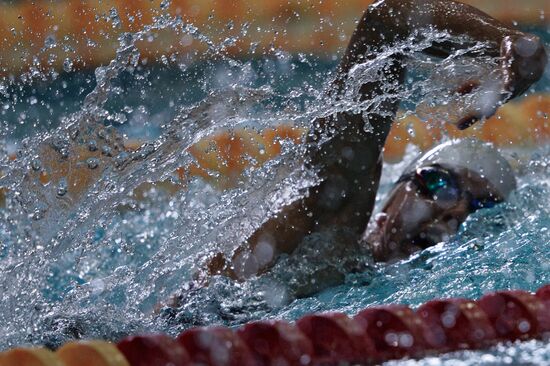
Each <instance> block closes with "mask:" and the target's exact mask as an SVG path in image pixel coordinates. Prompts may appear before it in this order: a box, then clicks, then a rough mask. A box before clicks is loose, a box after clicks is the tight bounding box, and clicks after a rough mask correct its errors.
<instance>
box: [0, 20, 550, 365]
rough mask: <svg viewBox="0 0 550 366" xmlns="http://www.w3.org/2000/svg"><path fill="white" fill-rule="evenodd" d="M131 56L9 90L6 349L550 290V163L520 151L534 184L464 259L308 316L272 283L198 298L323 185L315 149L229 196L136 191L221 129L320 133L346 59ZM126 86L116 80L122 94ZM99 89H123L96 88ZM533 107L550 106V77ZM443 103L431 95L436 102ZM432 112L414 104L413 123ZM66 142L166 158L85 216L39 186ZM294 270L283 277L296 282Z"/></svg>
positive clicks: (289, 157) (473, 234)
mask: <svg viewBox="0 0 550 366" xmlns="http://www.w3.org/2000/svg"><path fill="white" fill-rule="evenodd" d="M157 26H158V27H164V26H166V25H162V24H160V25H157ZM183 28H185V27H182V29H183ZM182 31H185V29H184V30H182ZM536 32H537V33H538V34H540V35H542V36H543V37H544V38H545V39H546V40H547V41H548V40H550V31H548V30H547V29H537V30H536ZM139 36H140V35H134V37H137V38H139ZM120 42H121V47H120V49H119V56H120V58H119V59H117V60H115V61H113V63H112V64H111V65H109V66H106V67H103V68H100V69H98V70H96V71H95V72H92V71H79V72H67V73H63V74H61V75H59V76H58V77H56V78H55V79H53V80H45V81H36V82H31V83H23V82H20V83H19V82H11V83H10V84H9V85H8V86H7V87H6V88H3V90H4V92H5V93H4V96H3V97H2V98H3V100H2V102H3V105H4V106H5V107H4V108H3V113H2V116H3V122H4V124H3V126H4V129H3V142H4V145H5V150H6V154H7V152H9V151H16V150H18V149H19V150H20V151H21V152H20V153H19V155H18V159H17V160H16V161H15V162H13V161H8V159H7V157H6V156H4V159H3V165H2V170H3V172H4V177H3V178H2V183H6V185H7V186H8V187H10V191H8V193H7V195H8V203H7V207H6V208H5V209H3V210H2V212H1V214H0V215H1V221H0V240H1V247H0V272H1V274H2V275H1V276H0V286H1V288H2V302H1V304H0V320H1V321H2V324H3V325H4V326H3V328H2V330H1V331H0V335H1V336H0V348H1V349H7V348H9V347H13V346H15V345H19V344H46V345H49V346H56V345H59V344H60V343H62V342H66V341H68V340H71V339H75V338H102V339H118V338H120V337H122V336H124V335H126V334H129V333H134V332H151V331H163V332H167V333H170V334H177V333H178V332H180V331H181V330H183V329H186V328H188V327H190V326H195V325H212V324H225V325H228V326H237V325H240V324H243V323H245V322H247V321H251V320H258V319H268V318H277V319H287V320H294V319H296V318H298V317H300V316H302V315H304V314H307V313H310V312H318V311H342V312H346V313H349V314H353V313H356V312H358V311H359V310H360V309H363V308H365V307H367V306H371V305H377V304H387V303H402V304H408V305H411V306H413V307H415V306H418V305H419V304H421V303H423V302H426V301H428V300H430V299H433V298H438V297H451V296H453V297H468V298H478V297H480V296H482V295H483V294H484V293H486V292H490V291H494V290H499V289H509V288H513V289H523V290H530V291H533V290H536V289H537V288H539V287H540V286H542V285H545V284H548V283H550V246H549V245H548V244H549V243H550V146H539V147H536V148H532V149H530V150H514V149H512V148H510V149H508V150H505V151H503V153H504V154H505V155H506V156H508V158H509V159H510V161H512V163H513V165H514V166H515V167H516V171H517V173H518V181H519V184H518V189H517V191H516V192H515V193H514V194H513V195H512V197H511V198H510V200H509V201H508V202H506V203H504V204H501V205H498V206H497V207H494V208H491V209H484V210H480V211H478V212H476V213H475V214H473V215H471V217H469V218H468V220H467V221H466V222H465V224H464V225H463V226H462V227H461V229H460V232H459V233H458V234H457V235H456V236H455V237H454V238H452V239H451V240H450V241H449V242H446V243H440V244H439V245H437V246H435V247H432V248H429V249H426V250H424V251H422V252H419V253H417V254H415V255H413V256H411V257H410V258H408V259H407V260H403V261H400V262H398V263H394V264H391V265H382V264H380V265H377V266H376V267H374V268H372V269H371V270H369V271H368V272H365V273H362V274H354V275H350V276H348V278H347V279H346V282H345V283H344V284H342V285H341V286H337V287H333V288H329V289H327V290H325V291H323V292H321V293H319V294H317V295H315V296H312V297H309V298H304V299H298V300H294V301H291V302H289V299H288V298H287V297H285V289H284V286H281V285H280V283H275V282H270V281H266V280H265V278H259V279H254V280H250V281H248V282H245V283H235V282H231V281H229V280H227V279H225V278H213V279H212V281H211V282H210V286H209V287H208V288H203V289H195V288H190V287H189V285H188V284H189V281H190V280H191V278H192V274H193V273H194V272H195V270H196V268H197V266H198V264H197V263H199V259H200V258H202V257H201V255H204V253H206V252H209V251H210V252H211V251H214V250H221V251H227V250H229V249H228V248H227V245H228V243H234V242H236V241H238V240H240V239H242V238H243V237H244V236H246V235H247V233H250V232H251V231H253V229H254V228H255V227H257V225H258V223H259V222H260V223H261V222H262V220H263V219H265V218H266V217H268V216H269V213H270V212H271V211H272V210H274V209H276V208H277V207H280V206H281V205H282V204H284V203H285V202H288V201H289V200H292V199H293V198H296V197H299V196H300V195H301V194H302V193H303V190H304V188H307V187H308V186H309V185H311V184H313V182H314V181H315V176H314V174H312V173H311V172H304V171H302V170H301V169H300V167H301V165H300V161H299V159H297V156H299V153H300V147H295V146H291V145H290V144H283V153H282V154H281V156H280V157H278V158H276V159H274V160H273V161H270V162H269V163H268V164H266V165H264V166H262V167H258V168H255V169H249V170H247V171H246V172H245V175H244V178H243V179H242V180H241V181H240V182H239V183H238V184H237V187H236V188H233V189H229V190H225V191H221V190H219V189H217V188H216V187H214V186H211V185H209V184H206V183H205V182H204V181H202V180H200V179H198V178H197V179H193V180H191V181H190V182H189V185H188V187H187V188H186V189H185V190H182V191H179V192H177V193H176V194H169V193H168V192H166V191H164V190H162V189H153V190H151V191H150V192H148V197H147V198H146V199H144V200H134V199H132V198H131V197H128V195H127V192H128V191H131V190H132V189H133V188H135V187H137V186H138V185H139V184H141V183H143V182H147V181H156V180H164V179H170V178H173V177H172V172H173V171H174V169H175V168H176V167H178V166H181V165H185V164H188V163H189V162H190V161H191V160H190V157H189V156H188V155H186V154H185V153H184V151H185V148H186V147H188V146H190V145H191V144H192V143H194V142H196V141H197V140H198V139H200V138H201V137H203V136H206V135H209V134H212V133H214V132H216V131H219V130H220V129H223V128H236V127H242V126H249V127H250V126H251V127H254V128H264V127H266V126H271V125H273V124H276V123H277V122H280V121H292V122H294V123H295V124H296V125H297V126H304V125H307V123H308V121H309V120H310V119H311V117H312V116H315V115H316V113H320V112H326V111H323V110H322V108H317V107H316V104H319V100H320V98H322V89H323V87H324V86H326V80H329V79H330V78H331V76H332V72H333V70H334V68H335V66H336V64H337V62H336V61H335V60H336V59H337V58H336V57H334V59H332V58H331V59H328V60H326V59H320V58H317V57H313V56H308V55H289V54H286V53H284V52H275V53H274V54H270V55H265V57H262V58H255V59H242V60H234V59H231V58H222V59H221V60H210V59H209V58H208V55H206V56H205V57H203V58H202V59H201V58H199V59H198V60H196V61H195V62H194V63H191V64H189V65H186V66H185V67H178V65H168V66H166V67H161V66H144V65H140V64H139V62H137V63H136V64H134V65H133V66H132V70H131V71H129V70H128V69H129V67H128V65H126V64H124V63H122V61H120V60H122V59H124V57H126V58H128V57H130V58H131V57H133V52H134V51H135V50H134V49H133V48H132V46H131V42H130V41H128V40H125V39H124V37H123V38H122V39H121V41H120ZM121 55H122V56H124V57H122V56H121ZM424 62H426V61H424ZM111 71H113V72H114V76H113V79H112V80H110V79H105V78H104V74H105V73H108V72H111ZM420 74H421V72H419V75H418V78H421V76H422V75H420ZM97 79H99V80H103V81H105V80H107V82H105V83H104V85H103V84H101V83H98V84H101V85H96V80H97ZM427 80H428V81H429V76H428V78H427ZM429 84H430V83H429V82H425V83H424V84H423V85H424V86H426V87H427V85H429ZM411 90H412V89H411ZM533 91H537V92H550V75H549V72H548V70H547V72H546V74H545V76H544V79H543V80H542V81H541V82H539V83H538V84H537V85H536V86H535V87H534V88H533ZM429 92H430V89H426V90H424V97H425V95H428V94H429ZM90 95H91V96H92V97H90ZM420 99H422V98H420ZM201 101H203V103H202V104H200V102H201ZM416 102H418V98H417V97H410V98H409V99H407V100H406V101H405V102H404V103H403V108H405V109H407V108H411V106H414V104H415V103H416ZM224 105H231V106H232V108H229V109H228V108H223V106H224ZM234 106H236V107H234ZM542 112H543V113H548V112H549V111H542ZM297 115H298V117H296V116H297ZM205 116H208V118H206V117H205ZM87 118H89V120H90V121H92V122H89V121H88V119H87ZM82 121H84V122H82ZM93 123H96V124H93ZM66 126H71V128H72V127H74V126H78V128H80V130H79V131H81V132H82V131H87V130H86V129H87V128H90V129H94V128H98V129H102V128H104V127H107V126H112V128H113V129H114V130H116V131H118V132H117V133H122V134H125V135H126V137H128V138H130V139H139V140H141V141H149V142H152V143H153V145H152V146H153V151H152V152H149V151H146V150H145V149H144V150H142V152H143V153H144V158H143V159H142V160H137V159H134V160H132V161H130V162H128V161H129V160H128V159H127V158H125V159H124V160H123V162H122V163H123V164H126V165H123V166H124V169H125V170H123V169H121V170H105V172H104V174H103V175H102V177H101V183H102V185H98V186H94V187H93V189H90V191H89V192H88V193H87V195H85V196H84V197H83V198H81V199H80V200H77V201H75V202H69V203H66V202H65V203H59V202H58V201H56V200H51V197H50V196H49V195H48V193H47V192H46V189H50V188H47V187H46V188H40V187H38V188H37V186H36V185H33V184H31V183H29V182H28V181H26V180H24V179H23V178H22V177H24V176H25V175H24V172H25V171H26V170H25V169H26V168H28V166H32V164H33V162H34V161H35V159H37V158H40V156H39V153H38V152H39V151H40V150H39V148H38V147H39V146H40V144H41V143H42V142H44V141H56V140H55V139H56V138H58V137H59V136H63V133H65V130H64V127H66ZM94 131H95V130H94ZM48 139H50V140H48ZM52 139H53V140H52ZM418 154H419V152H418V151H415V150H414V149H412V148H410V149H409V150H408V152H407V154H406V158H405V161H403V162H402V163H399V164H395V165H386V166H385V168H384V173H383V178H382V183H381V189H380V192H379V196H378V198H377V203H378V206H380V203H381V202H382V201H383V199H384V197H385V195H386V194H387V192H388V191H389V189H390V187H391V185H392V183H393V182H394V181H395V180H396V179H397V177H399V175H400V173H401V171H402V170H403V168H404V167H405V166H406V165H407V164H408V162H410V161H411V160H412V159H414V157H415V156H417V155H418ZM121 159H122V157H121ZM22 172H23V173H22ZM57 188H59V187H57ZM42 190H43V191H42ZM41 200H44V201H46V202H48V203H49V204H51V207H54V208H55V209H50V210H49V211H44V212H42V211H40V210H39V211H40V213H41V214H42V213H43V214H44V217H40V218H39V219H36V217H34V216H32V215H29V212H32V213H34V212H36V211H33V210H36V209H40V207H39V206H36V203H37V202H38V203H39V202H40V201H41ZM259 203H261V204H259ZM21 206H23V209H21ZM30 208H32V210H31V209H30ZM52 212H53V213H52ZM224 245H225V246H224ZM280 267H281V266H279V268H276V269H275V271H277V270H279V271H284V268H280ZM174 293H183V294H184V298H185V305H184V306H183V307H181V308H180V309H178V310H166V309H164V310H162V311H160V315H159V313H158V311H156V310H155V309H156V307H157V304H158V303H159V302H161V301H163V300H165V299H167V298H169V297H170V296H171V295H172V294H174ZM544 363H550V346H549V344H548V342H547V341H529V342H523V343H514V344H503V345H498V346H495V347H493V348H492V349H490V350H484V351H462V352H457V353H452V354H448V355H443V356H441V357H430V358H427V359H425V360H420V361H411V360H408V361H395V362H392V363H391V364H404V365H408V364H421V365H439V364H446V365H462V364H464V365H474V364H475V365H479V364H484V365H497V364H537V365H542V364H544Z"/></svg>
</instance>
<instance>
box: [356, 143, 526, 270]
mask: <svg viewBox="0 0 550 366" xmlns="http://www.w3.org/2000/svg"><path fill="white" fill-rule="evenodd" d="M515 188H516V179H515V176H514V173H513V171H512V167H511V166H510V164H509V163H508V161H507V160H506V159H504V158H503V157H502V156H501V155H500V154H499V152H498V151H497V150H496V149H495V148H494V147H492V145H490V144H487V143H482V142H479V141H476V140H472V139H465V140H455V141H450V142H447V143H444V144H442V145H439V146H437V147H435V148H433V149H432V150H430V151H428V152H427V153H426V154H424V155H423V156H421V157H420V158H419V159H417V160H416V161H414V162H413V163H412V164H411V165H410V166H409V167H408V168H407V169H406V170H405V171H404V173H403V174H402V175H401V178H399V180H398V181H397V183H396V184H395V186H394V187H393V189H392V191H391V192H390V194H389V197H388V199H387V201H386V203H385V204H384V206H383V208H382V210H381V212H380V213H379V214H377V215H375V216H374V217H373V219H372V220H371V222H370V224H369V227H368V228H367V230H366V232H365V234H364V236H363V238H362V239H361V241H362V242H363V243H365V245H367V246H368V247H369V248H370V250H371V252H372V255H373V257H374V259H375V260H377V261H383V262H388V261H393V260H396V259H400V258H403V257H407V256H408V255H410V254H411V253H413V252H416V251H418V250H421V249H425V248H427V247H430V246H433V245H435V244H437V243H440V242H444V241H446V240H447V239H448V238H449V237H451V236H452V235H454V234H456V233H457V231H458V229H459V227H460V225H461V224H462V223H463V222H464V221H465V220H466V218H467V217H468V215H470V214H471V213H473V212H475V211H477V210H479V209H482V208H491V207H493V206H495V205H496V204H498V203H500V202H503V201H505V200H506V199H507V198H508V196H509V195H510V193H511V192H512V191H513V190H514V189H515Z"/></svg>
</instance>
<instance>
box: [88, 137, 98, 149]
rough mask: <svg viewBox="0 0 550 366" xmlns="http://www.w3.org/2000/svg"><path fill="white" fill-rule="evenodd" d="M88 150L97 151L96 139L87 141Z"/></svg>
mask: <svg viewBox="0 0 550 366" xmlns="http://www.w3.org/2000/svg"><path fill="white" fill-rule="evenodd" d="M88 150H89V151H97V141H96V140H90V141H88Z"/></svg>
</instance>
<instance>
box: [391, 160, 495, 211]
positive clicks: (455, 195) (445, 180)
mask: <svg viewBox="0 0 550 366" xmlns="http://www.w3.org/2000/svg"><path fill="white" fill-rule="evenodd" d="M404 181H412V182H414V184H415V185H416V186H417V189H418V191H419V192H420V193H421V194H422V195H424V196H426V197H428V198H430V199H432V200H433V201H435V202H439V203H457V202H458V201H459V200H460V198H461V197H466V198H467V199H468V202H469V210H470V212H474V211H477V210H479V209H482V208H491V207H494V206H495V205H496V204H497V203H499V202H500V201H501V200H500V199H499V198H498V197H495V196H490V197H484V198H475V197H473V195H472V194H471V193H470V192H467V191H466V192H465V191H463V190H462V188H461V187H460V184H458V179H457V178H456V176H455V174H454V173H452V172H450V171H449V170H447V169H445V168H443V167H441V166H439V165H437V164H434V165H431V166H426V167H420V168H417V169H416V170H414V171H413V172H411V173H409V174H406V175H404V176H403V177H401V178H400V179H399V181H398V183H399V182H404Z"/></svg>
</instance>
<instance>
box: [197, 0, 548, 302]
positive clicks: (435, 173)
mask: <svg viewBox="0 0 550 366" xmlns="http://www.w3.org/2000/svg"><path fill="white" fill-rule="evenodd" d="M428 29H430V30H436V31H442V32H448V33H449V34H450V35H451V36H460V39H461V41H460V42H452V41H451V40H449V41H445V42H442V43H434V44H433V45H432V46H431V47H429V48H428V49H426V50H425V51H424V52H425V53H427V54H428V55H431V56H436V57H446V56H448V55H450V54H451V53H453V52H455V51H456V50H460V49H467V48H468V47H469V46H471V45H472V44H475V43H476V42H486V43H488V44H489V47H488V48H485V49H483V50H482V51H480V52H481V54H483V55H485V56H491V57H499V58H500V60H501V61H500V62H501V65H500V68H499V70H498V72H499V80H497V82H498V83H499V85H500V87H499V88H498V89H497V90H496V92H495V87H494V84H493V85H491V86H484V85H482V84H481V83H480V82H478V81H477V80H473V81H470V82H468V83H467V85H457V86H456V90H457V94H463V95H464V94H470V93H472V92H474V91H478V92H479V91H480V90H482V91H485V92H486V93H480V94H483V95H484V98H480V99H483V100H478V101H476V102H474V103H472V104H470V105H469V106H467V107H465V108H463V110H461V111H459V112H460V113H461V115H460V116H459V118H458V119H457V120H456V121H454V123H455V124H456V126H457V127H458V128H459V129H465V128H467V127H469V126H470V125H472V124H473V123H475V122H476V121H479V120H482V119H485V118H488V117H490V116H491V115H493V114H494V113H495V111H496V109H497V108H498V107H499V106H500V105H502V104H504V103H505V102H507V101H509V100H510V99H512V98H514V97H516V96H519V95H522V94H523V93H524V92H525V91H526V90H527V89H528V88H529V87H530V86H531V84H533V83H534V82H536V81H537V80H538V79H539V78H540V77H541V76H542V74H543V72H544V69H545V67H546V63H547V56H546V52H545V49H544V46H543V45H542V42H541V41H540V39H539V38H538V37H536V36H534V35H530V34H526V33H523V32H520V31H518V30H514V29H511V28H509V27H507V26H505V25H503V24H502V23H500V22H498V21H497V20H495V19H493V18H491V17H490V16H488V15H487V14H485V13H483V12H481V11H479V10H477V9H475V8H473V7H471V6H468V5H465V4H462V3H459V2H456V1H450V0H381V1H377V2H376V3H374V4H373V5H371V6H370V7H369V8H368V9H367V10H366V12H365V14H364V15H363V17H362V19H361V20H360V22H359V24H358V26H357V29H356V30H355V32H354V33H353V35H352V37H351V40H350V43H349V45H348V47H347V50H346V52H345V54H344V56H343V59H342V62H341V63H340V66H339V68H338V72H337V77H336V79H335V81H334V83H333V88H332V90H331V93H333V94H332V95H333V96H334V98H336V99H338V96H339V95H342V93H344V91H345V89H346V87H347V83H348V75H349V73H350V71H351V70H352V69H353V68H354V67H355V66H356V65H358V64H361V63H364V62H366V61H369V60H373V59H375V58H376V57H377V55H378V53H379V52H381V50H382V49H384V47H386V46H392V45H395V44H396V43H398V42H400V41H405V40H407V39H408V38H409V37H410V36H411V35H413V34H416V35H422V34H423V32H424V31H427V30H428ZM464 39H468V40H469V41H470V42H465V41H464ZM478 55H479V52H478ZM471 57H472V58H473V57H475V55H471ZM405 72H406V70H405V64H404V60H403V56H402V55H397V54H396V55H393V56H392V63H391V64H390V65H388V67H386V68H385V69H384V70H383V72H382V73H383V75H381V77H380V80H378V81H369V82H368V83H365V84H364V85H362V87H361V88H360V90H359V94H360V95H359V97H360V100H362V101H365V100H373V99H375V98H378V99H380V100H383V102H382V103H380V104H379V106H378V108H377V109H371V110H368V111H367V114H368V115H367V114H365V113H357V112H354V111H344V112H340V113H337V114H335V115H331V116H330V117H325V118H319V119H317V120H315V121H313V123H312V126H313V127H312V128H311V130H310V133H309V134H308V137H307V140H306V146H307V154H306V160H305V163H304V165H305V166H306V167H307V168H313V169H315V170H316V171H317V172H318V175H319V178H321V183H320V184H318V185H317V186H315V187H312V188H311V189H310V190H309V192H308V194H306V195H305V197H304V198H303V199H301V200H298V201H296V202H294V203H292V204H290V205H288V206H286V207H284V208H283V209H282V210H281V211H280V212H279V213H278V214H276V215H275V216H274V217H272V218H271V219H269V220H267V221H266V222H264V223H263V224H262V225H261V226H260V228H259V229H258V230H257V231H256V232H255V233H254V234H253V235H252V236H251V237H249V238H248V239H247V240H246V243H245V244H244V245H241V246H240V247H238V248H236V250H235V251H234V253H233V255H232V256H231V257H225V256H224V255H223V254H221V253H215V254H213V255H212V256H211V257H209V258H208V259H207V263H206V265H205V270H204V271H203V272H201V273H200V274H199V276H198V281H199V283H202V284H206V283H207V282H208V277H209V276H211V275H225V276H228V277H230V278H233V279H237V280H245V279H248V278H251V277H254V276H257V275H258V274H262V273H264V272H266V271H267V270H268V269H269V268H271V267H272V266H273V265H274V264H275V263H276V261H277V259H278V257H279V256H280V255H281V254H283V253H286V254H291V253H293V252H294V254H296V252H297V251H299V250H297V248H299V247H300V246H303V245H304V244H303V243H304V241H306V242H307V241H308V240H309V241H311V240H310V239H311V238H312V237H323V238H325V239H326V238H332V239H330V240H332V242H331V244H330V246H331V248H330V250H329V252H328V254H326V255H329V256H335V257H334V258H342V256H346V255H347V254H349V252H352V253H358V252H360V251H370V250H372V255H373V257H374V258H375V259H376V260H378V261H388V260H393V259H396V258H400V257H403V256H406V255H408V254H410V253H411V252H412V251H414V250H416V249H418V248H423V247H426V246H429V245H432V244H434V243H436V242H438V241H440V240H441V239H443V238H445V237H446V236H447V235H450V234H451V233H452V232H454V231H456V229H457V228H458V226H459V224H460V223H461V222H462V221H464V219H465V217H466V216H467V213H469V212H470V211H471V210H472V209H474V208H477V207H483V206H487V205H490V204H491V203H492V202H499V201H500V200H503V199H504V198H505V197H506V195H507V194H508V193H509V191H510V190H511V189H510V188H511V187H512V186H513V185H512V183H510V182H511V180H507V182H508V183H507V184H508V185H506V187H503V186H502V185H501V184H498V182H497V180H498V179H496V178H495V177H496V176H495V175H491V174H492V173H491V174H489V173H488V172H485V173H484V171H485V169H487V168H488V167H487V166H485V165H479V164H480V163H481V162H482V160H480V159H481V157H477V159H474V157H475V156H473V155H475V154H476V151H477V152H483V153H484V154H485V153H486V152H487V151H486V149H485V148H479V149H480V150H477V148H476V149H473V150H472V152H471V154H470V155H467V154H466V155H464V154H461V155H458V158H460V159H464V160H461V161H455V160H449V159H444V158H443V155H444V154H443V151H445V152H448V153H445V154H449V155H452V154H453V153H454V152H456V151H457V150H454V152H453V149H459V150H460V151H468V148H464V147H459V145H456V146H455V145H454V144H451V145H450V146H449V147H445V148H442V150H441V154H435V152H432V153H431V154H430V155H427V157H425V158H423V159H421V160H419V161H418V164H420V165H418V166H415V168H414V169H413V170H411V171H410V172H409V173H410V174H407V175H405V176H404V177H403V179H402V180H401V181H400V182H399V183H398V184H397V186H396V188H395V190H394V192H393V193H392V195H391V198H390V200H389V202H388V203H387V205H386V206H385V208H384V210H383V212H382V214H380V215H378V216H377V220H375V221H376V224H375V225H374V227H373V226H372V225H371V227H370V229H369V230H367V232H365V227H366V226H367V223H368V222H369V218H370V215H371V212H372V210H373V206H374V201H375V196H376V193H377V190H378V184H379V180H380V174H381V168H382V150H383V147H384V143H385V141H386V138H387V135H388V132H389V130H390V127H391V124H392V122H393V120H394V118H395V114H396V111H397V108H398V105H399V102H400V100H399V98H398V97H395V95H398V91H399V88H400V86H401V85H402V84H403V82H404V77H405ZM485 88H486V89H485ZM487 95H489V96H490V97H487ZM366 118H368V122H369V123H370V125H371V126H372V130H371V131H368V129H366V128H365V124H366V123H367V122H366V120H365V119H366ZM327 137H329V139H327ZM460 146H463V145H460ZM472 154H473V155H472ZM436 155H437V156H439V155H441V156H440V158H436ZM492 155H493V156H494V154H492ZM438 159H439V160H438ZM495 162H497V163H498V162H500V163H501V164H503V165H502V166H504V162H503V161H502V160H500V159H496V160H495ZM428 163H429V164H428ZM423 164H427V165H423ZM469 164H472V166H470V165H469ZM476 164H477V165H476ZM485 174H487V175H485ZM484 176H485V177H486V178H488V179H489V182H488V183H487V184H485V183H483V184H481V182H483V179H484V178H483V177H484ZM489 183H490V184H489ZM434 184H435V186H434ZM413 188H414V190H413ZM478 188H480V189H479V190H478ZM484 188H486V189H484ZM409 189H411V190H410V191H409ZM417 193H418V195H417ZM422 195H423V196H422ZM453 195H454V196H453ZM421 197H422V199H421ZM453 199H455V202H454V203H453V202H452V200H453ZM415 204H417V205H420V204H422V205H424V206H425V207H424V208H425V209H424V211H423V212H422V213H421V216H419V217H418V218H415V219H410V218H407V217H404V216H403V214H404V212H402V210H400V205H405V206H407V207H409V206H410V207H411V208H407V210H410V209H413V211H412V212H414V205H415ZM400 211H401V212H400ZM413 225H417V226H418V228H415V227H413ZM367 242H370V243H371V244H370V245H366V243H367ZM346 253H347V254H346ZM298 255H299V253H298ZM322 255H325V254H319V256H322ZM352 267H353V265H352ZM315 275H320V273H317V274H315ZM326 276H327V278H326V281H324V280H318V281H316V283H317V284H318V286H314V289H305V290H304V291H298V292H297V294H298V295H299V294H300V293H301V294H303V295H307V294H309V293H311V292H312V291H317V290H320V289H321V288H323V287H327V286H330V285H333V284H334V281H338V280H340V279H341V277H338V276H337V277H338V278H337V279H336V280H334V278H332V277H331V275H326Z"/></svg>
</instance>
